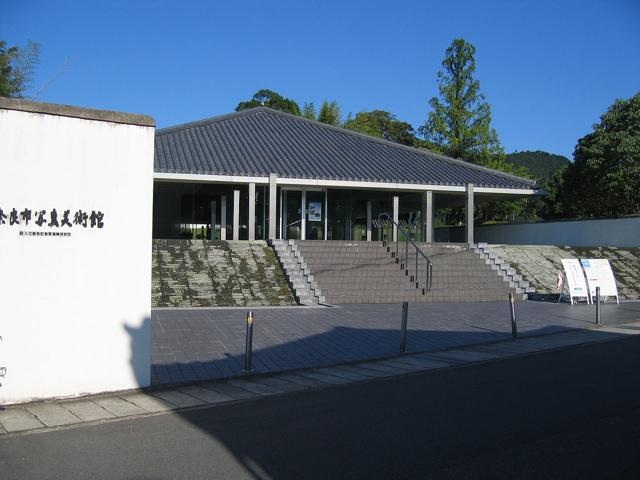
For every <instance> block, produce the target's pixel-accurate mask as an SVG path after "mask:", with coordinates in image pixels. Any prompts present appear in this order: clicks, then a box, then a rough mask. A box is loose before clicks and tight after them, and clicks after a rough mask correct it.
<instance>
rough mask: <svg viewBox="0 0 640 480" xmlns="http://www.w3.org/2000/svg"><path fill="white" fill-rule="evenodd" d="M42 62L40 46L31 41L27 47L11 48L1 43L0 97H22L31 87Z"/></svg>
mask: <svg viewBox="0 0 640 480" xmlns="http://www.w3.org/2000/svg"><path fill="white" fill-rule="evenodd" d="M39 60H40V44H38V43H35V42H32V41H31V40H29V42H27V45H26V46H25V47H17V46H14V47H9V48H7V44H6V42H4V41H0V96H2V97H22V96H23V94H24V92H25V91H27V90H28V89H29V88H30V87H31V85H30V82H31V80H32V79H33V75H34V73H35V69H36V67H37V65H38V62H39Z"/></svg>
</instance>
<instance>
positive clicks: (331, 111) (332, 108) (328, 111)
mask: <svg viewBox="0 0 640 480" xmlns="http://www.w3.org/2000/svg"><path fill="white" fill-rule="evenodd" d="M318 121H319V122H322V123H327V124H329V125H334V126H336V127H337V126H339V125H340V107H339V106H338V102H336V101H335V100H334V101H332V102H331V103H329V102H328V101H327V100H325V101H324V102H322V106H321V107H320V113H318Z"/></svg>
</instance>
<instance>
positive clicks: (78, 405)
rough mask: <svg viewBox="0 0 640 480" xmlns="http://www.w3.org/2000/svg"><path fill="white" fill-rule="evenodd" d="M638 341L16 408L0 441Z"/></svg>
mask: <svg viewBox="0 0 640 480" xmlns="http://www.w3.org/2000/svg"><path fill="white" fill-rule="evenodd" d="M639 334H640V322H635V323H627V324H625V325H619V326H604V327H599V328H591V329H589V330H572V331H569V332H562V333H556V334H552V335H543V336H537V337H534V336H531V337H529V338H522V339H520V338H519V339H515V340H513V339H511V340H504V341H499V342H494V343H489V344H484V345H474V346H467V347H461V348H455V349H451V350H447V351H440V352H432V353H417V354H410V355H402V356H396V357H395V358H387V359H384V360H374V361H365V362H359V363H352V364H348V365H341V366H334V367H324V368H312V369H307V370H298V371H295V372H284V373H276V374H271V375H251V376H247V377H244V378H238V379H232V380H218V381H207V382H200V383H194V384H190V385H183V386H175V387H164V388H155V389H147V390H145V391H140V390H132V391H126V392H118V393H111V394H105V395H94V396H88V397H84V398H78V399H73V400H52V401H47V402H34V403H28V404H22V405H14V406H10V407H6V408H5V409H4V410H0V439H2V438H3V437H4V438H7V437H8V436H11V435H20V434H24V433H25V432H43V431H47V430H52V429H58V428H72V427H77V426H81V425H94V424H96V423H101V422H105V421H114V420H118V419H123V418H131V417H134V416H142V415H154V414H159V413H162V412H166V411H171V410H178V409H188V408H198V407H203V406H210V405H216V404H223V403H230V402H238V401H244V400H250V399H256V398H263V397H269V396H273V395H282V394H285V393H291V392H299V391H304V390H309V389H320V388H328V387H332V386H336V385H342V384H348V383H357V382H370V381H375V380H377V379H381V378H385V377H392V376H398V375H409V374H413V373H419V372H425V371H430V370H435V369H441V368H455V367H460V366H464V365H468V364H473V363H479V362H490V361H496V360H503V359H508V358H510V357H515V356H521V355H528V354H532V353H535V352H541V351H544V350H551V349H557V348H567V347H571V346H576V345H581V344H588V343H594V342H605V341H614V340H618V339H621V338H627V337H628V336H630V335H639Z"/></svg>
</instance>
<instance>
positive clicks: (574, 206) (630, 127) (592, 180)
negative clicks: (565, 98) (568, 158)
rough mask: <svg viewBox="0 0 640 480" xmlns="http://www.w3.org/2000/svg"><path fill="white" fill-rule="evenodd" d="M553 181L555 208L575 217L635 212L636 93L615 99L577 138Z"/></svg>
mask: <svg viewBox="0 0 640 480" xmlns="http://www.w3.org/2000/svg"><path fill="white" fill-rule="evenodd" d="M573 157H574V162H573V163H572V164H570V165H569V166H568V167H567V169H566V170H565V171H564V172H563V174H562V177H561V178H560V180H559V183H560V185H559V187H558V190H559V191H558V201H559V202H560V204H561V210H562V211H564V212H565V213H568V214H570V215H575V216H578V217H590V216H617V215H626V214H639V213H640V92H638V93H636V94H635V95H634V96H633V97H631V98H630V99H628V100H620V99H618V100H616V101H615V102H614V103H613V105H611V106H610V107H609V109H608V110H607V111H606V112H605V113H604V114H603V115H602V116H601V117H600V123H597V124H595V125H594V126H593V132H592V133H589V134H587V135H585V136H584V137H582V138H581V139H579V140H578V143H577V145H576V148H575V150H574V153H573Z"/></svg>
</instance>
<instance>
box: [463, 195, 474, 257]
mask: <svg viewBox="0 0 640 480" xmlns="http://www.w3.org/2000/svg"><path fill="white" fill-rule="evenodd" d="M473 218H474V203H473V183H468V184H467V221H466V223H465V227H466V228H465V229H466V231H467V243H469V244H471V243H473Z"/></svg>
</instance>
